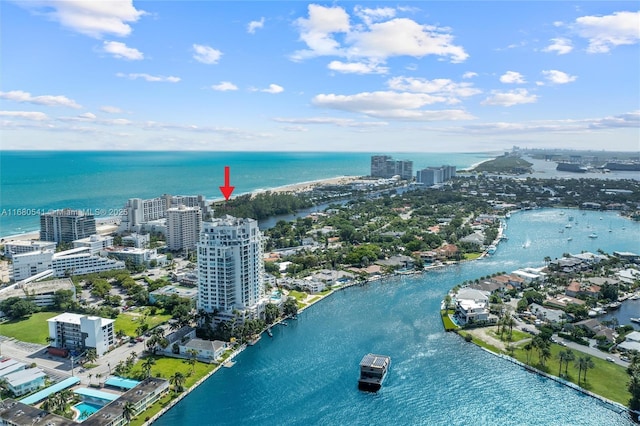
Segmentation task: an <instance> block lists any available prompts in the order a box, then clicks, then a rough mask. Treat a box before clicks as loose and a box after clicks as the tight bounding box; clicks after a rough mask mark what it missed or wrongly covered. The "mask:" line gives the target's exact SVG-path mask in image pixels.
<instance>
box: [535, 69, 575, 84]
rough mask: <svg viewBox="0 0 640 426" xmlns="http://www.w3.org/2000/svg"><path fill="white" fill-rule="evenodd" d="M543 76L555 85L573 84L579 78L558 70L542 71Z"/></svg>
mask: <svg viewBox="0 0 640 426" xmlns="http://www.w3.org/2000/svg"><path fill="white" fill-rule="evenodd" d="M542 75H544V76H545V78H546V79H547V80H548V81H549V82H551V83H553V84H566V83H571V82H573V81H576V79H577V78H578V77H576V76H575V75H569V74H567V73H565V72H562V71H558V70H546V71H542Z"/></svg>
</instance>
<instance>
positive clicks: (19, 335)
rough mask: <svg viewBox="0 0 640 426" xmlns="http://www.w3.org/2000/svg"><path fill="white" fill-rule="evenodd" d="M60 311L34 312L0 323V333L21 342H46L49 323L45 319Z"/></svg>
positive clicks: (43, 343)
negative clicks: (25, 317) (19, 318)
mask: <svg viewBox="0 0 640 426" xmlns="http://www.w3.org/2000/svg"><path fill="white" fill-rule="evenodd" d="M59 314H60V312H36V313H35V314H33V315H31V316H30V317H29V318H27V319H23V320H19V321H7V322H5V323H2V324H0V334H2V335H3V336H7V337H13V338H15V339H18V340H21V341H23V342H30V343H39V344H42V345H46V344H47V337H48V336H49V325H48V324H47V320H48V319H49V318H53V317H55V316H56V315H59Z"/></svg>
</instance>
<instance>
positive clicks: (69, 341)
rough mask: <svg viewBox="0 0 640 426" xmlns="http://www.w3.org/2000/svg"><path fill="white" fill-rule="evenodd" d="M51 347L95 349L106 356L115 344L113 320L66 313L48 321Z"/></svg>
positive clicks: (99, 354)
mask: <svg viewBox="0 0 640 426" xmlns="http://www.w3.org/2000/svg"><path fill="white" fill-rule="evenodd" d="M47 323H49V337H50V338H51V339H52V340H51V346H53V347H56V348H60V349H69V350H85V349H89V348H93V349H95V350H96V353H97V354H98V356H102V355H104V353H105V352H107V351H108V350H109V348H110V347H112V346H113V345H114V344H115V334H114V331H113V326H114V323H115V321H114V320H112V319H107V318H101V317H95V316H86V315H80V314H72V313H69V312H65V313H63V314H60V315H58V316H55V317H53V318H51V319H48V320H47Z"/></svg>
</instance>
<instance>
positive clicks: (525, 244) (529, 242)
mask: <svg viewBox="0 0 640 426" xmlns="http://www.w3.org/2000/svg"><path fill="white" fill-rule="evenodd" d="M530 245H531V240H529V239H527V241H525V242H524V244H522V248H525V249H526V248H529V246H530Z"/></svg>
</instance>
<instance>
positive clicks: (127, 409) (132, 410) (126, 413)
mask: <svg viewBox="0 0 640 426" xmlns="http://www.w3.org/2000/svg"><path fill="white" fill-rule="evenodd" d="M135 415H136V406H135V405H133V402H131V401H127V402H126V403H125V404H124V407H122V417H124V419H125V420H126V421H127V424H128V423H131V419H133V416H135Z"/></svg>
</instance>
